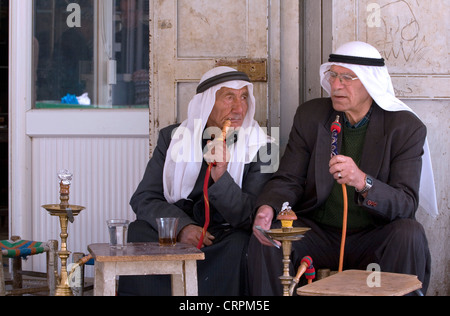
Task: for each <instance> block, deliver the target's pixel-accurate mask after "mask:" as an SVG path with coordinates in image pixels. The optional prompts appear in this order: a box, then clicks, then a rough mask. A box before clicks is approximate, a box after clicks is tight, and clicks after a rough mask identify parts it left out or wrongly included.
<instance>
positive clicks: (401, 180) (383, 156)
mask: <svg viewBox="0 0 450 316" xmlns="http://www.w3.org/2000/svg"><path fill="white" fill-rule="evenodd" d="M336 115H340V116H341V118H342V115H343V113H339V112H336V111H335V110H334V109H333V107H332V103H331V99H329V98H326V99H315V100H311V101H309V102H307V103H305V104H303V105H301V106H300V107H299V108H298V110H297V113H296V115H295V118H294V124H293V127H292V130H291V134H290V137H289V143H288V145H287V148H286V152H285V154H284V156H283V158H282V159H281V162H280V168H279V170H278V172H276V173H275V174H274V176H273V178H272V179H271V180H270V181H269V182H268V183H267V185H266V186H265V188H264V190H263V192H262V193H261V195H260V196H259V198H258V200H257V203H256V207H259V206H261V205H270V206H272V207H273V208H274V209H275V210H276V211H277V212H279V211H280V208H281V206H282V204H283V203H284V202H289V203H290V204H291V205H293V206H294V210H295V211H296V212H297V213H298V214H305V213H307V212H309V211H311V210H314V209H316V208H317V207H318V206H320V205H322V204H323V203H324V202H325V201H326V199H327V197H328V196H329V194H330V192H331V189H332V187H333V183H334V179H333V177H332V175H331V174H330V173H329V161H330V155H331V149H330V148H331V132H330V126H331V124H332V122H333V121H334V120H335V119H336ZM425 137H426V127H425V125H424V124H423V123H422V122H421V121H420V120H419V119H418V118H417V117H416V116H415V115H414V114H413V113H411V112H408V111H400V112H388V111H384V110H383V109H381V108H380V107H379V106H378V105H376V104H374V109H373V112H372V114H371V117H370V121H369V125H368V129H367V133H366V138H365V144H364V148H363V153H362V158H361V163H360V166H359V167H360V169H361V170H362V171H364V172H365V173H366V174H368V175H370V176H372V178H373V179H374V184H373V187H372V189H371V190H370V191H369V193H368V195H367V198H366V199H363V198H362V197H361V196H360V195H358V194H355V200H356V202H357V203H359V204H360V205H362V206H363V207H365V208H366V209H367V210H368V211H369V212H370V213H371V214H372V215H373V216H374V217H375V218H378V219H382V220H383V222H384V221H392V220H394V219H396V218H414V214H415V211H416V210H417V207H418V204H419V201H418V199H419V197H418V192H419V185H420V174H421V167H422V158H421V156H422V154H423V145H424V142H425ZM341 144H342V133H341V134H339V141H338V147H339V150H340V146H341ZM349 189H354V188H349Z"/></svg>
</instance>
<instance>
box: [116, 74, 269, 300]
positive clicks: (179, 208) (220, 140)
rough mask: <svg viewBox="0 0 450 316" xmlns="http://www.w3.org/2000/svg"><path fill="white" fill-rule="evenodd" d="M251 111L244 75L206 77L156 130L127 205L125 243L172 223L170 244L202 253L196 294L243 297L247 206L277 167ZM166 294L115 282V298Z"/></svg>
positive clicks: (165, 283) (145, 284)
mask: <svg viewBox="0 0 450 316" xmlns="http://www.w3.org/2000/svg"><path fill="white" fill-rule="evenodd" d="M255 107H256V102H255V98H254V96H253V84H252V83H250V79H249V77H248V76H247V75H246V74H245V73H242V72H239V71H236V70H235V69H232V68H229V67H217V68H214V69H212V70H210V71H208V72H207V73H206V74H205V75H204V76H203V78H202V80H201V82H200V84H199V86H198V88H197V94H196V95H195V96H194V97H193V99H192V100H191V102H190V103H189V109H188V118H187V120H185V121H184V122H182V123H181V125H180V124H178V125H172V126H169V127H167V128H164V129H162V130H161V132H160V135H159V139H158V144H157V147H156V149H155V152H154V154H153V157H152V158H151V160H150V162H149V163H148V166H147V170H146V171H145V174H144V178H143V179H142V182H141V183H140V184H139V186H138V188H137V190H136V192H135V193H134V195H133V197H132V198H131V202H130V204H131V206H132V208H133V211H134V212H135V213H136V216H137V221H135V222H133V223H131V225H130V227H129V241H131V242H143V241H153V242H157V241H158V229H157V224H156V218H159V217H177V218H179V223H178V229H177V233H178V242H180V243H187V244H191V245H193V246H197V247H198V248H200V249H201V250H202V251H203V252H204V253H205V260H202V261H198V263H197V267H198V287H199V295H227V296H229V295H242V294H244V291H245V290H246V288H245V284H246V279H247V278H246V269H245V264H244V263H245V261H244V259H245V255H246V249H247V245H248V240H249V238H250V235H251V227H252V222H253V218H254V213H253V211H254V203H255V200H256V197H257V195H258V194H259V192H260V191H261V189H262V187H263V185H264V184H265V183H266V182H267V181H268V179H269V178H270V176H271V175H272V167H274V168H276V167H277V161H276V159H274V158H273V157H276V158H277V155H276V154H277V152H278V149H274V148H272V151H270V148H269V147H270V146H269V144H270V145H273V146H274V144H271V139H269V138H268V136H267V135H266V134H265V132H264V131H263V130H262V129H261V128H260V126H259V125H258V123H257V122H256V121H255V120H254V115H255ZM224 126H229V127H228V128H224ZM222 130H224V132H226V135H225V137H223V136H220V135H222ZM224 138H225V139H224ZM273 146H272V147H273ZM210 165H211V167H210ZM207 172H210V176H206V174H207ZM205 181H206V188H207V193H208V195H207V197H208V199H207V200H208V202H209V207H208V210H209V211H208V212H207V210H206V203H205V198H204V192H203V190H204V188H203V187H204V184H205ZM207 213H208V215H209V216H207ZM207 217H209V220H208V218H207ZM206 222H208V225H206V224H205V223H206ZM170 293H171V288H170V277H168V276H148V277H121V278H120V282H119V294H120V295H170Z"/></svg>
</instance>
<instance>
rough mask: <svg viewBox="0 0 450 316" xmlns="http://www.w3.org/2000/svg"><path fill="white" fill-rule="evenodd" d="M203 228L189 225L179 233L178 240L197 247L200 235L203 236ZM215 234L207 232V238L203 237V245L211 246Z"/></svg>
mask: <svg viewBox="0 0 450 316" xmlns="http://www.w3.org/2000/svg"><path fill="white" fill-rule="evenodd" d="M202 230H203V228H202V227H200V226H196V225H192V224H191V225H187V226H186V227H184V228H183V229H182V230H181V231H180V233H179V234H178V238H177V239H178V241H179V242H180V243H184V244H189V245H194V246H195V247H197V245H198V242H199V240H200V237H201V236H202ZM213 240H214V236H213V235H211V234H210V233H208V232H206V235H205V238H204V239H203V246H202V248H203V247H206V246H211V245H212V241H213Z"/></svg>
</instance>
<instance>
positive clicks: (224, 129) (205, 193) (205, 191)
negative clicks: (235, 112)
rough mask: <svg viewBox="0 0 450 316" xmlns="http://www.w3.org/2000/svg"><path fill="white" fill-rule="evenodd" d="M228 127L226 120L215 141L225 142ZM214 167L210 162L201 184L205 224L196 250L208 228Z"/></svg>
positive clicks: (199, 246) (213, 163)
mask: <svg viewBox="0 0 450 316" xmlns="http://www.w3.org/2000/svg"><path fill="white" fill-rule="evenodd" d="M230 126H231V120H229V119H228V120H226V121H225V123H224V124H223V126H222V134H221V135H220V136H219V138H217V140H222V141H224V142H226V138H227V130H228V128H229V127H230ZM214 166H216V162H212V163H209V164H208V169H206V174H205V181H204V182H203V199H204V200H205V224H204V226H203V229H202V235H201V236H200V240H199V241H198V244H197V248H198V249H200V248H202V245H203V240H204V239H205V236H206V232H207V230H208V226H209V221H210V218H209V214H210V212H209V197H208V183H209V178H210V176H211V169H212V167H214Z"/></svg>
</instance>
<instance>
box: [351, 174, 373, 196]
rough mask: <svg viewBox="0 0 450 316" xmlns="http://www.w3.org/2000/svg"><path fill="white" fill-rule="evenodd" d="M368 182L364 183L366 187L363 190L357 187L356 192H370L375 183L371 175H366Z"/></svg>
mask: <svg viewBox="0 0 450 316" xmlns="http://www.w3.org/2000/svg"><path fill="white" fill-rule="evenodd" d="M365 181H366V184H365V185H364V188H363V189H362V190H361V191H358V190H357V189H356V188H355V190H356V192H358V193H359V194H364V193H366V192H368V191H369V190H370V188H372V185H373V180H372V178H371V177H370V176H368V175H366V179H365Z"/></svg>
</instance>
